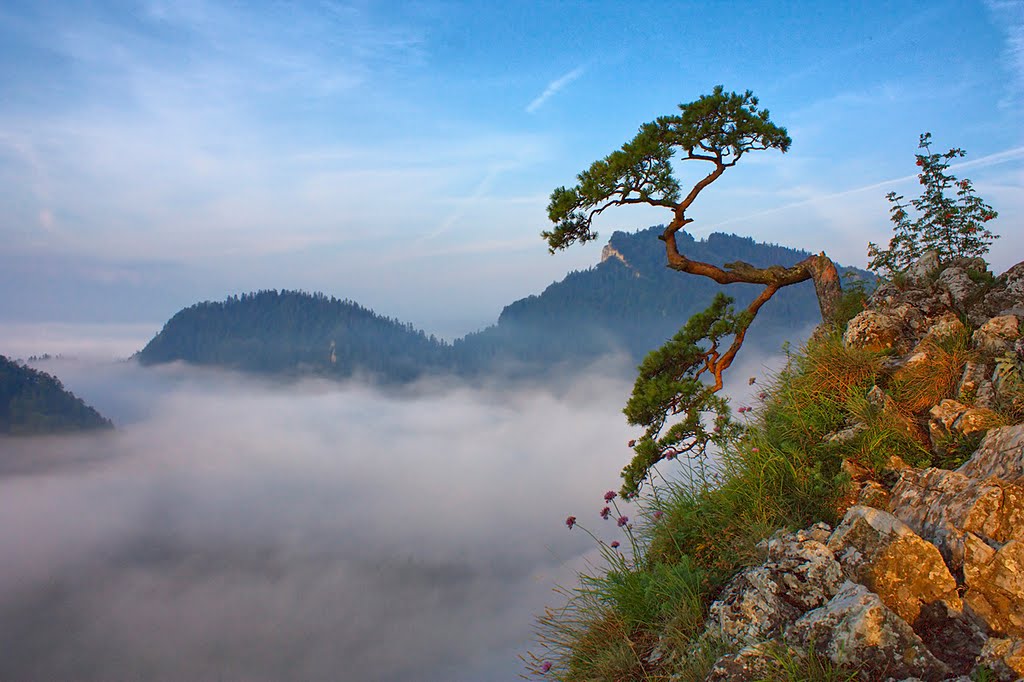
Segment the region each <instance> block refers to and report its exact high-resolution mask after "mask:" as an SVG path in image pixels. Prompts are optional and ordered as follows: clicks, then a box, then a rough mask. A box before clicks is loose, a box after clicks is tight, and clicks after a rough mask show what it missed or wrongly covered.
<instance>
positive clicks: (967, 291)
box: [936, 265, 984, 312]
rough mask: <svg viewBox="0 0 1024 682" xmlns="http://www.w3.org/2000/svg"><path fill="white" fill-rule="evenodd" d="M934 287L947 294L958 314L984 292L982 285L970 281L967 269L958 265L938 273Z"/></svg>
mask: <svg viewBox="0 0 1024 682" xmlns="http://www.w3.org/2000/svg"><path fill="white" fill-rule="evenodd" d="M936 285H937V286H938V287H939V288H941V289H944V290H946V291H948V292H949V296H950V298H952V299H953V307H954V308H955V309H956V310H957V311H959V312H966V311H967V309H968V307H969V306H970V304H971V303H972V302H973V301H974V300H975V299H976V298H978V297H979V296H980V295H981V293H982V292H983V290H984V285H982V284H979V283H978V282H975V281H974V280H972V279H971V277H970V275H968V269H967V268H965V267H962V266H959V265H954V266H951V267H947V268H945V269H944V270H943V271H942V272H941V273H939V278H938V280H937V281H936Z"/></svg>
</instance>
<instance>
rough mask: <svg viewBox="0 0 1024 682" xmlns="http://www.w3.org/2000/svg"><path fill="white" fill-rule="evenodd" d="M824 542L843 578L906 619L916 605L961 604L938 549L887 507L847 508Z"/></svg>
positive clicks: (914, 614)
mask: <svg viewBox="0 0 1024 682" xmlns="http://www.w3.org/2000/svg"><path fill="white" fill-rule="evenodd" d="M828 548H829V549H830V550H832V552H833V553H834V555H835V557H836V558H837V559H838V560H839V561H840V562H841V565H842V568H843V574H844V575H845V576H846V577H847V578H848V579H850V580H852V581H855V582H857V583H859V584H861V585H863V586H865V587H867V588H868V589H870V590H871V591H872V592H874V593H875V594H877V595H878V596H879V597H880V598H881V599H882V601H883V602H884V603H885V605H886V606H887V607H888V608H890V609H892V610H893V611H895V612H896V614H897V615H899V617H900V618H902V619H903V620H905V621H907V622H908V623H913V622H914V621H915V620H917V617H918V616H919V615H920V613H921V607H923V606H926V605H928V604H931V603H933V602H936V601H947V602H949V603H953V604H955V605H956V607H957V608H959V607H960V598H959V596H958V595H957V592H956V580H954V579H953V576H952V575H951V574H950V572H949V569H947V568H946V564H945V562H943V560H942V555H941V554H939V550H938V549H937V548H936V547H935V545H933V544H931V543H930V542H927V541H925V540H923V539H922V538H921V537H920V536H919V535H918V534H917V533H915V532H914V531H913V530H911V529H910V526H908V525H907V524H905V523H903V522H902V521H900V520H899V519H898V518H896V517H895V516H893V515H892V514H890V513H888V512H885V511H882V510H880V509H873V508H871V507H862V506H856V507H852V508H850V510H849V511H847V512H846V516H845V517H844V518H843V521H842V523H840V524H839V527H838V528H836V530H835V532H834V533H832V537H830V538H829V541H828Z"/></svg>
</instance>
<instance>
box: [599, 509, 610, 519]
mask: <svg viewBox="0 0 1024 682" xmlns="http://www.w3.org/2000/svg"><path fill="white" fill-rule="evenodd" d="M611 514H612V508H611V507H605V508H604V509H602V510H601V518H602V519H604V520H605V521H607V520H608V517H609V516H611Z"/></svg>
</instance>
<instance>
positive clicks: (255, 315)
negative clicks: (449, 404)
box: [136, 290, 450, 381]
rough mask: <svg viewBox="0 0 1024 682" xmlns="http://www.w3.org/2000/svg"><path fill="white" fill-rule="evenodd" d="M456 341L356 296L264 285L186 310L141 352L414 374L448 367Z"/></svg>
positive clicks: (336, 371) (339, 372) (273, 368)
mask: <svg viewBox="0 0 1024 682" xmlns="http://www.w3.org/2000/svg"><path fill="white" fill-rule="evenodd" d="M449 353H450V348H449V347H448V346H447V344H444V343H443V342H441V341H438V340H437V339H435V338H433V337H427V336H426V335H425V334H424V333H423V332H422V331H417V330H415V329H413V328H412V326H411V325H408V324H402V323H401V322H399V321H397V320H392V319H389V318H385V317H381V316H380V315H377V314H376V313H374V312H373V311H371V310H368V309H366V308H363V307H362V306H360V305H358V304H356V303H353V302H351V301H342V300H338V299H336V298H333V297H330V298H329V297H327V296H325V295H323V294H307V293H304V292H299V291H280V292H279V291H274V290H271V291H260V292H257V293H254V294H243V295H242V296H232V297H229V298H228V299H227V300H226V301H219V302H211V301H207V302H204V303H197V304H195V305H193V306H190V307H188V308H185V309H184V310H181V311H179V312H178V313H177V314H175V315H174V317H172V318H171V319H170V320H169V321H168V322H167V324H166V325H164V328H163V330H162V331H161V332H160V333H159V334H157V335H156V336H155V337H154V338H153V339H152V340H151V341H150V342H149V343H148V344H146V347H145V348H143V349H142V350H141V351H140V352H139V353H138V354H137V356H136V358H137V359H138V360H139V362H141V363H142V364H144V365H150V364H158V363H163V362H171V361H174V360H185V361H187V362H191V363H195V364H199V365H217V366H221V367H229V368H233V369H239V370H245V371H253V372H266V373H302V374H307V373H308V374H322V375H326V376H333V377H339V378H340V377H348V376H351V375H353V374H355V373H367V374H371V375H374V376H376V377H377V378H382V379H387V380H395V381H407V380H411V379H414V378H416V377H417V376H419V375H421V374H422V373H424V372H427V371H431V370H434V371H436V370H439V369H442V368H445V367H446V366H447V364H448V362H449Z"/></svg>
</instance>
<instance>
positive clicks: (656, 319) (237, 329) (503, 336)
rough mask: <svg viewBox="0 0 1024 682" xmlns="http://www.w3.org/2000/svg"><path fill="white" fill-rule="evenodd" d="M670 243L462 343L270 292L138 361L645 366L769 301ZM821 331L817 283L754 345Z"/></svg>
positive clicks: (521, 368) (351, 309) (765, 258)
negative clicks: (711, 273)
mask: <svg viewBox="0 0 1024 682" xmlns="http://www.w3.org/2000/svg"><path fill="white" fill-rule="evenodd" d="M660 233H661V228H660V227H652V228H648V229H646V230H642V231H640V232H637V233H633V234H627V233H625V232H616V233H615V234H613V235H612V237H611V240H610V241H609V243H608V245H607V246H606V247H605V250H604V253H603V258H602V261H601V262H600V263H599V264H597V265H595V266H594V267H592V268H589V269H587V270H583V271H578V272H571V273H569V274H568V275H567V276H566V277H565V278H564V279H562V280H561V281H559V282H555V283H553V284H551V285H550V286H549V287H547V289H545V290H544V291H543V292H542V293H541V294H540V295H537V296H528V297H527V298H523V299H520V300H518V301H515V302H514V303H511V304H510V305H508V306H506V307H505V309H504V310H503V311H502V313H501V316H500V317H499V319H498V322H497V324H495V325H493V326H491V327H488V328H487V329H485V330H483V331H480V332H477V333H474V334H468V335H467V336H466V337H464V338H462V339H459V340H457V341H455V343H453V344H451V345H449V344H447V343H444V342H442V341H438V340H437V339H435V338H433V337H428V336H426V335H425V334H424V333H423V332H422V331H417V330H415V329H413V328H412V327H411V326H410V325H407V324H402V323H400V322H398V321H397V320H392V319H389V318H384V317H381V316H379V315H377V314H375V313H373V312H372V311H370V310H367V309H365V308H362V307H361V306H359V305H357V304H355V303H352V302H351V301H340V300H338V299H335V298H328V297H327V296H324V295H323V294H307V293H303V292H295V291H281V292H277V291H261V292H258V293H255V294H245V295H243V296H241V297H238V296H233V297H230V298H228V299H227V300H226V301H223V302H206V303H199V304H196V305H194V306H191V307H189V308H186V309H184V310H182V311H180V312H179V313H177V314H176V315H175V316H174V317H173V318H171V320H170V321H168V323H167V324H166V325H165V326H164V329H163V330H162V331H161V332H160V333H159V334H157V336H156V337H154V338H153V340H152V341H150V342H149V344H147V345H146V347H145V348H144V349H143V350H142V351H141V352H139V354H138V356H137V357H138V359H139V361H140V362H142V363H143V364H155V363H161V362H171V361H174V360H184V361H187V362H191V363H196V364H204V365H218V366H224V367H230V368H234V369H240V370H246V371H256V372H268V373H300V374H306V373H312V374H322V375H326V376H332V377H347V376H351V375H353V374H357V373H359V374H368V375H371V376H373V377H375V378H377V379H382V380H386V381H408V380H411V379H415V378H416V377H419V376H421V375H424V374H437V373H445V372H457V373H460V374H463V375H473V374H481V373H502V374H520V375H527V376H534V375H543V374H544V373H546V372H549V371H550V370H551V369H552V368H554V367H556V366H563V367H569V368H572V367H574V366H577V367H578V366H583V365H586V364H589V363H591V362H593V361H594V360H595V359H597V358H599V357H601V356H603V355H608V354H623V353H625V354H626V355H628V356H629V357H630V358H631V359H632V360H634V361H639V360H640V359H641V358H643V356H644V355H645V354H646V353H647V352H648V351H650V350H651V349H652V348H655V347H657V346H659V345H661V344H662V343H663V342H664V341H665V340H666V339H667V338H669V337H670V336H672V335H673V334H674V333H675V332H676V331H677V330H678V329H679V327H680V326H682V325H683V324H684V323H685V322H686V320H687V319H689V318H690V316H691V315H693V314H694V313H696V312H699V311H701V310H703V309H704V308H705V307H707V305H708V304H709V303H710V302H711V300H712V298H713V297H714V295H715V293H716V292H718V291H725V292H726V293H727V294H729V295H731V296H733V297H734V298H736V301H737V305H746V303H747V302H748V301H749V300H750V299H752V298H753V297H754V296H755V295H756V294H757V293H758V292H759V291H760V288H759V287H757V286H755V285H744V284H740V285H732V286H728V287H722V286H719V285H717V284H715V283H714V282H712V281H711V280H709V279H706V278H703V277H696V276H690V275H685V274H681V273H678V272H675V271H673V270H669V269H668V268H666V267H665V265H664V262H665V256H664V248H663V245H662V243H661V242H660V241H659V240H658V238H657V237H658V235H659V234H660ZM678 239H679V241H680V248H681V250H682V251H683V252H684V253H686V254H687V255H688V256H689V257H691V258H694V259H697V260H702V261H707V262H711V263H715V264H717V265H722V264H724V263H726V262H732V261H737V260H742V261H746V262H748V263H751V264H753V265H756V266H762V267H763V266H767V265H771V264H778V265H783V266H789V265H793V264H795V263H797V262H798V261H800V260H802V259H804V258H806V257H807V256H808V255H809V254H808V253H806V252H804V251H798V250H795V249H789V248H785V247H781V246H776V245H771V244H760V243H757V242H755V241H754V240H752V239H749V238H743V237H737V236H734V235H725V234H712V235H711V236H709V237H708V238H707V239H705V240H696V239H694V237H692V236H691V235H689V234H686V233H683V232H681V233H679V235H678ZM818 321H819V312H818V305H817V299H816V298H815V295H814V287H813V285H812V284H811V283H810V282H805V283H802V284H799V285H795V286H791V287H786V288H785V289H782V290H781V291H780V292H779V293H778V294H776V296H775V297H774V298H773V299H772V300H771V301H770V302H769V303H768V304H767V305H765V307H764V308H763V309H762V311H761V313H760V315H759V316H758V319H757V321H756V322H755V324H754V327H753V329H752V333H751V335H750V336H749V337H748V339H749V340H748V342H747V347H748V348H754V347H757V346H760V347H761V348H762V349H769V350H772V351H774V350H776V349H777V348H778V347H779V345H780V344H781V343H782V341H784V340H787V339H793V338H795V337H799V336H800V334H801V332H802V331H803V330H806V329H809V328H810V327H811V326H812V325H814V324H816V323H817V322H818ZM332 349H333V350H332ZM332 358H333V359H332Z"/></svg>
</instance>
